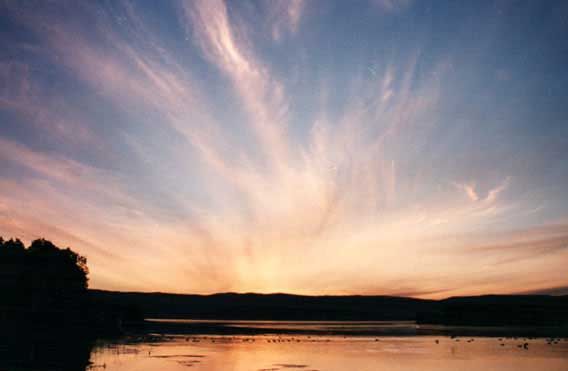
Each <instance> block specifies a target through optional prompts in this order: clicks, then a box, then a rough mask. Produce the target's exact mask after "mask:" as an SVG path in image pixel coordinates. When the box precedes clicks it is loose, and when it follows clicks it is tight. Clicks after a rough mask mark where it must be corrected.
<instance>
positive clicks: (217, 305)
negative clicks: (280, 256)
mask: <svg viewBox="0 0 568 371" xmlns="http://www.w3.org/2000/svg"><path fill="white" fill-rule="evenodd" d="M90 294H91V295H92V296H93V297H94V298H99V299H101V300H105V301H108V302H113V303H115V304H117V305H124V306H129V307H135V308H138V309H139V310H140V312H141V313H142V315H143V316H144V317H146V318H170V319H171V318H178V319H181V318H188V319H227V320H319V321H331V320H341V321H349V320H356V321H371V320H375V321H386V320H397V321H404V320H409V321H417V322H419V323H429V324H445V325H464V326H474V325H475V326H503V325H513V326H518V325H519V326H523V325H547V326H555V325H568V296H546V295H514V296H513V295H511V296H508V295H488V296H476V297H454V298H448V299H444V300H437V301H436V300H422V299H414V298H404V297H392V296H303V295H289V294H234V293H225V294H214V295H181V294H165V293H137V292H112V291H101V290H90Z"/></svg>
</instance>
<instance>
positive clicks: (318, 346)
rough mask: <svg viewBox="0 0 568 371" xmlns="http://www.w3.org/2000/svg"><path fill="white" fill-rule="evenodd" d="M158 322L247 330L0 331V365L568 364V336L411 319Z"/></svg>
mask: <svg viewBox="0 0 568 371" xmlns="http://www.w3.org/2000/svg"><path fill="white" fill-rule="evenodd" d="M159 325H167V326H174V327H162V329H165V328H167V329H179V328H178V327H175V326H190V327H183V328H182V329H184V330H187V329H193V331H195V330H196V329H197V331H209V332H211V331H220V332H217V333H225V334H226V333H227V331H229V332H232V333H234V332H239V333H240V334H241V335H235V334H233V335H228V334H226V335H203V332H202V333H201V334H192V335H168V336H158V335H156V336H141V337H136V338H133V337H129V338H123V339H119V340H115V341H113V342H108V341H105V342H103V341H95V342H93V341H90V340H87V339H81V338H80V337H78V336H65V335H61V336H57V334H49V333H47V334H46V333H42V334H29V336H24V335H23V334H21V336H2V334H1V333H0V371H7V370H9V371H19V370H26V371H29V370H37V371H40V370H46V371H47V370H49V371H51V370H53V371H56V370H57V371H66V370H73V371H83V370H101V371H102V370H104V371H115V370H123V371H134V370H136V371H144V370H152V371H153V370H163V371H175V370H187V369H188V368H190V369H191V370H201V371H213V370H223V371H231V370H233V371H293V370H303V371H314V370H319V371H366V370H368V371H371V370H373V371H375V370H391V371H392V370H399V371H405V370H422V371H428V370H436V371H445V370H448V371H449V370H452V371H455V370H459V371H468V370H471V371H473V370H475V371H491V370H514V371H525V370H526V371H528V370H531V371H533V370H538V371H555V370H558V371H560V370H562V371H567V370H568V339H555V340H554V341H552V342H551V341H550V339H546V338H535V339H526V340H525V338H522V337H517V338H516V339H514V338H501V339H500V338H499V337H489V336H473V337H472V336H459V337H457V338H452V337H450V336H444V335H440V334H437V335H435V336H429V335H420V336H415V335H413V333H419V334H424V332H420V331H421V329H420V328H419V326H416V325H415V324H414V323H412V322H372V323H369V322H263V321H181V322H180V321H174V322H171V321H168V322H158V323H157V325H156V326H158V327H156V329H157V328H159ZM200 326H201V327H200ZM472 329H473V328H469V329H468V331H472ZM438 330H439V329H438ZM448 330H451V331H454V332H453V333H455V331H456V328H453V329H448V328H446V329H445V330H444V331H448ZM458 330H459V331H463V330H460V329H458ZM473 330H474V331H475V333H479V331H480V330H483V331H487V330H484V329H473ZM510 330H511V329H501V331H510ZM513 330H514V329H513ZM427 331H431V330H427ZM491 331H493V332H494V331H496V329H495V328H493V329H492V330H491ZM243 333H246V334H248V335H243ZM253 333H254V335H253ZM354 333H356V334H357V336H354V335H353V334H354ZM426 333H429V332H426ZM330 334H333V335H330ZM371 334H372V336H371ZM382 334H385V335H382ZM400 334H402V335H400ZM525 343H526V346H523V345H525Z"/></svg>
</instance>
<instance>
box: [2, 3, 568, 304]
mask: <svg viewBox="0 0 568 371" xmlns="http://www.w3.org/2000/svg"><path fill="white" fill-rule="evenodd" d="M441 3H442V2H439V3H438V2H434V3H431V4H426V2H424V3H422V2H413V1H410V0H405V1H401V0H398V1H395V0H378V1H369V2H368V3H363V2H361V3H360V4H358V5H357V6H352V7H350V6H348V5H347V4H344V3H341V2H307V1H298V0H291V1H250V2H234V3H224V2H222V1H217V0H204V1H193V2H189V1H188V2H170V3H156V4H142V3H135V2H133V3H130V2H114V3H111V4H107V3H103V2H84V3H71V4H69V3H63V2H62V3H60V2H53V3H42V2H38V3H34V2H31V3H26V4H22V3H16V2H14V3H8V2H7V3H6V4H4V5H0V9H2V12H1V13H2V15H1V16H0V18H1V19H2V22H0V24H1V26H0V30H1V31H2V32H1V33H0V43H1V44H2V45H3V46H4V47H3V48H2V49H4V51H3V52H0V53H1V54H0V55H1V59H0V82H1V86H2V87H1V88H0V122H1V123H0V163H2V164H3V165H2V167H1V168H0V236H3V237H4V238H9V237H20V238H22V239H23V240H25V242H29V240H31V239H34V238H38V237H44V238H46V239H49V240H52V241H53V242H54V243H56V244H57V245H62V246H70V247H71V248H72V249H74V250H75V251H77V252H79V253H80V254H82V255H85V256H86V257H87V258H88V265H89V269H90V271H91V273H90V287H92V288H101V289H113V290H128V291H134V290H138V291H163V292H177V293H214V292H227V291H233V292H259V293H270V292H287V293H295V294H318V295H321V294H377V295H405V296H414V297H423V298H440V297H448V296H455V295H477V294H487V293H494V294H498V293H519V292H568V276H567V275H566V273H565V266H566V262H568V197H567V196H566V195H565V190H566V189H568V167H567V166H566V165H565V163H566V162H567V161H568V141H567V138H568V125H567V123H566V122H567V121H566V119H567V118H568V107H567V106H566V104H564V102H563V98H562V97H563V96H565V82H566V81H567V80H568V73H567V72H566V71H565V68H564V66H565V65H566V62H567V60H566V59H567V57H566V55H565V53H564V54H562V53H563V52H562V50H565V47H564V49H562V42H561V41H559V40H561V39H562V37H560V38H558V34H559V33H565V32H566V30H567V27H568V26H567V25H566V23H565V22H564V21H562V19H561V18H558V17H555V15H554V12H552V11H548V9H549V8H548V7H545V6H544V5H542V4H541V5H539V4H531V3H530V2H527V3H522V5H519V6H513V5H512V4H508V3H501V2H487V3H483V4H480V5H477V6H472V7H471V9H468V7H465V6H464V7H463V9H462V8H459V9H458V8H454V7H452V6H451V5H450V4H444V5H442V4H441ZM559 4H561V3H559ZM558 6H561V5H558ZM535 9H537V10H538V9H540V10H542V12H541V13H542V14H544V15H542V17H540V18H539V19H538V22H536V24H532V23H531V24H530V25H528V24H526V23H529V21H528V20H530V19H531V14H533V13H534V12H535ZM545 10H547V11H545ZM558 13H561V12H558ZM535 50H536V52H535Z"/></svg>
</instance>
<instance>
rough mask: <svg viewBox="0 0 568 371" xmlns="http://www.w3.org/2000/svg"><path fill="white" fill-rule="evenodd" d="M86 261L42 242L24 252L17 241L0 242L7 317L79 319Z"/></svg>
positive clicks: (3, 308)
mask: <svg viewBox="0 0 568 371" xmlns="http://www.w3.org/2000/svg"><path fill="white" fill-rule="evenodd" d="M88 273H89V271H88V269H87V259H86V258H85V257H83V256H81V255H79V254H77V253H76V252H74V251H72V250H71V249H69V248H66V249H61V248H59V247H57V246H55V245H54V244H53V243H52V242H50V241H47V240H45V239H37V240H35V241H33V242H32V243H31V244H30V246H29V247H28V248H27V249H26V248H25V246H24V244H23V243H22V241H20V240H19V239H9V240H7V241H5V240H4V239H1V240H0V291H1V292H2V293H3V297H4V299H5V303H6V305H5V306H0V314H2V313H3V315H4V316H7V317H8V318H14V317H17V318H32V319H33V318H42V319H51V320H53V321H60V320H61V318H64V319H70V320H71V319H73V318H78V317H79V316H80V308H81V306H82V304H83V302H84V299H85V295H84V294H85V293H86V292H87V283H88V279H87V275H88Z"/></svg>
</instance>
